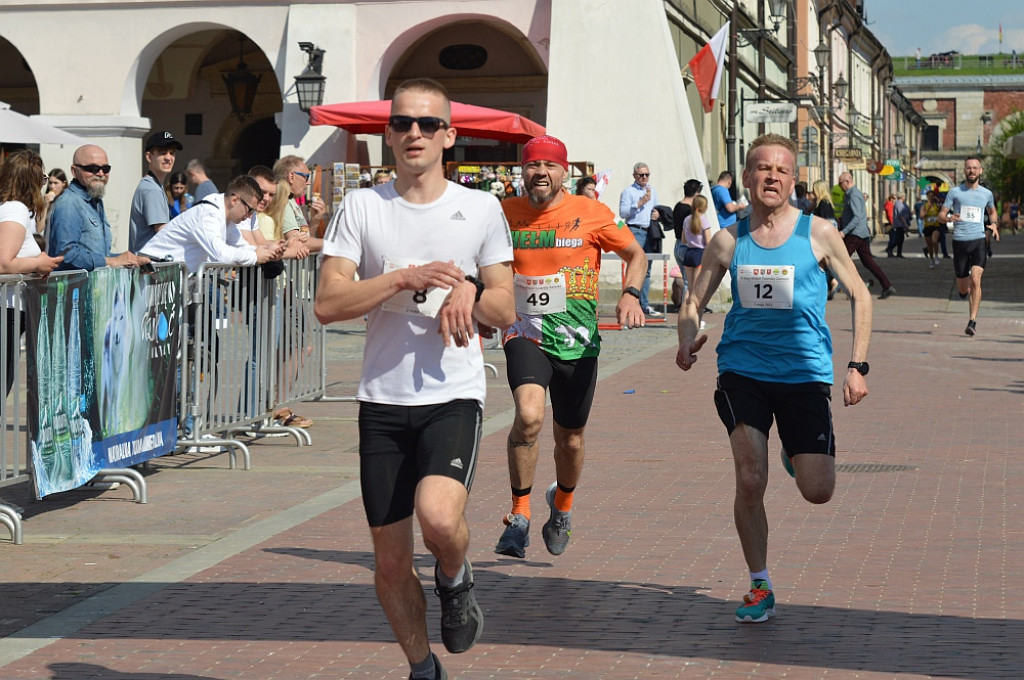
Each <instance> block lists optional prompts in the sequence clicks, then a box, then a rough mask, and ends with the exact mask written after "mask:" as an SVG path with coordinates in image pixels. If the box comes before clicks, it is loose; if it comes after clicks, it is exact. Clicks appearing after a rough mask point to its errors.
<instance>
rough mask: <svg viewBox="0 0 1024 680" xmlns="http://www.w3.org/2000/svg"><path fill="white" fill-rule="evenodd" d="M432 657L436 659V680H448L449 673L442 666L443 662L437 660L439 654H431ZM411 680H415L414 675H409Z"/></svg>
mask: <svg viewBox="0 0 1024 680" xmlns="http://www.w3.org/2000/svg"><path fill="white" fill-rule="evenodd" d="M430 656H432V657H434V680H448V671H446V670H445V669H444V666H442V665H441V660H440V659H438V658H437V654H434V653H431V654H430ZM409 680H414V678H413V677H412V673H410V674H409Z"/></svg>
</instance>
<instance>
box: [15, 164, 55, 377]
mask: <svg viewBox="0 0 1024 680" xmlns="http://www.w3.org/2000/svg"><path fill="white" fill-rule="evenodd" d="M47 179H48V178H47V176H46V174H45V173H44V172H43V159H42V158H40V157H39V154H37V153H36V152H35V151H29V150H27V149H23V150H20V151H15V152H14V153H12V154H11V155H10V156H8V157H7V160H6V161H4V164H3V166H0V274H39V275H41V276H47V275H49V273H50V272H52V271H53V270H54V268H55V267H56V266H57V265H59V264H60V263H61V262H62V261H63V260H64V258H63V257H50V256H49V255H47V254H46V253H44V252H42V251H41V250H40V248H39V245H38V244H37V243H36V242H35V239H33V238H32V237H33V235H34V234H35V233H36V219H37V217H39V218H41V217H42V214H43V210H44V209H45V205H46V203H45V200H44V199H43V192H42V191H40V188H41V187H42V185H43V183H44V182H46V181H47ZM15 302H16V299H15V297H14V296H13V294H12V295H9V296H8V298H7V300H6V301H5V304H6V307H7V309H6V310H4V312H3V314H4V315H5V316H6V315H8V314H11V313H12V312H13V310H14V309H19V308H20V307H21V305H20V304H18V305H15ZM5 321H7V323H5V324H3V326H4V329H5V336H6V337H4V350H5V352H4V354H5V356H4V360H5V362H6V366H7V374H6V375H7V385H6V388H7V393H8V394H9V393H10V391H11V385H12V384H13V382H14V362H15V361H17V358H18V347H19V346H20V345H21V335H22V333H24V332H25V313H24V312H22V311H19V312H18V318H17V319H12V318H8V319H5ZM16 329H17V330H16Z"/></svg>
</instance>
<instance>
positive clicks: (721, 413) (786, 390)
mask: <svg viewBox="0 0 1024 680" xmlns="http://www.w3.org/2000/svg"><path fill="white" fill-rule="evenodd" d="M831 401H832V386H831V385H828V384H827V383H821V382H806V383H779V382H764V381H761V380H754V379H753V378H747V377H745V376H742V375H739V374H737V373H732V372H729V371H726V372H725V373H722V374H721V375H719V376H718V389H717V390H715V406H716V407H717V408H718V417H719V418H721V419H722V423H723V424H724V425H725V429H726V430H728V432H729V434H730V435H731V434H732V431H733V430H735V429H736V426H737V425H739V424H740V423H746V424H747V425H750V426H751V427H753V428H755V429H757V430H759V431H761V432H763V433H764V435H765V436H766V437H767V436H768V431H769V430H770V429H771V427H772V420H774V421H775V423H776V425H777V429H778V432H779V439H780V440H782V446H783V448H784V449H785V450H786V453H788V454H789V455H790V456H793V455H796V454H798V453H825V454H828V455H830V456H833V457H834V456H835V455H836V442H835V437H834V436H833V432H832V409H831Z"/></svg>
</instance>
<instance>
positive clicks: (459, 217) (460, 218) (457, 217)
mask: <svg viewBox="0 0 1024 680" xmlns="http://www.w3.org/2000/svg"><path fill="white" fill-rule="evenodd" d="M450 219H453V220H458V221H460V222H465V221H466V218H465V217H463V216H462V211H461V210H456V211H455V214H454V215H452V216H451V218H450Z"/></svg>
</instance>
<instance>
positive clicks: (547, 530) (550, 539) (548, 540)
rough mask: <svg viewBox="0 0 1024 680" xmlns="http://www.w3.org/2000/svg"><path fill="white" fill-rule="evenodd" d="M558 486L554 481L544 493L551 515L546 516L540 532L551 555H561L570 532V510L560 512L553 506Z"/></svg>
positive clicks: (567, 542)
mask: <svg viewBox="0 0 1024 680" xmlns="http://www.w3.org/2000/svg"><path fill="white" fill-rule="evenodd" d="M557 486H558V482H555V483H554V484H552V485H551V486H550V487H548V491H547V493H546V494H544V497H545V498H546V499H547V501H548V507H549V508H551V516H550V517H548V521H547V522H544V527H543V529H541V534H542V535H543V536H544V545H545V546H547V549H548V552H549V553H551V554H552V555H561V554H562V553H564V552H565V548H566V546H567V545H569V537H570V535H571V534H572V511H569V512H561V511H560V510H559V509H558V508H556V507H555V489H556V488H557Z"/></svg>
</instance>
